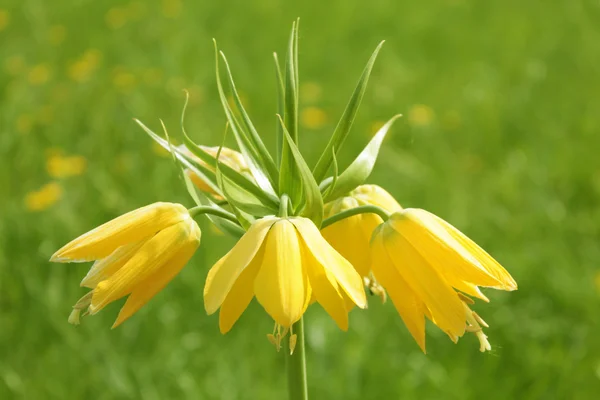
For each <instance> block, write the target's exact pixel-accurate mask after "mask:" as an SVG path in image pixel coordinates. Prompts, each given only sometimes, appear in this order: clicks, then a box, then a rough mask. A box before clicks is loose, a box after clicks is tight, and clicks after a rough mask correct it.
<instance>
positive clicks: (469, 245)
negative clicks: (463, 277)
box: [431, 214, 517, 290]
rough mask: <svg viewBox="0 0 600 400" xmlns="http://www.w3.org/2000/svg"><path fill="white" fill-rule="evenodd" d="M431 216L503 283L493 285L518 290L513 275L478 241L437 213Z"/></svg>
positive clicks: (496, 287) (498, 287)
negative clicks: (478, 243) (480, 245)
mask: <svg viewBox="0 0 600 400" xmlns="http://www.w3.org/2000/svg"><path fill="white" fill-rule="evenodd" d="M431 216H432V217H433V218H434V219H435V220H436V221H437V222H439V223H440V225H441V226H442V227H443V228H444V229H446V231H447V232H448V233H449V234H450V235H452V237H453V238H454V239H456V240H457V241H458V242H459V243H460V244H461V245H463V246H464V248H465V249H467V250H468V251H469V252H470V253H471V254H472V255H473V256H474V257H475V258H476V259H477V261H479V263H480V265H481V266H482V267H483V268H485V270H486V271H487V272H488V273H489V274H491V275H493V276H494V277H495V278H496V279H497V280H498V281H499V282H500V283H501V284H500V285H497V286H492V287H493V288H495V289H503V290H517V282H515V280H514V279H513V277H512V276H510V274H509V273H508V271H507V270H505V269H504V268H503V267H502V266H501V265H500V264H499V263H498V262H497V261H496V260H495V259H494V258H493V257H492V256H490V255H489V254H488V253H487V252H486V251H485V250H483V249H482V248H481V247H479V245H477V243H475V242H474V241H472V240H471V239H469V238H468V237H467V236H466V235H465V234H464V233H462V232H461V231H459V230H458V229H456V228H455V227H454V226H452V225H451V224H449V223H448V222H446V221H444V220H443V219H441V218H440V217H438V216H437V215H434V214H431Z"/></svg>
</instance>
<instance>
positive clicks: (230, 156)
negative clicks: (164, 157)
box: [179, 145, 252, 195]
mask: <svg viewBox="0 0 600 400" xmlns="http://www.w3.org/2000/svg"><path fill="white" fill-rule="evenodd" d="M199 147H200V148H201V149H202V150H204V151H206V152H207V153H209V154H210V155H212V156H214V157H216V156H217V153H218V152H219V147H218V146H216V147H208V146H199ZM179 150H181V151H182V152H183V153H184V154H186V155H187V156H188V157H189V158H191V159H193V160H194V161H196V162H197V163H198V164H200V165H203V166H205V167H207V168H209V169H210V170H213V171H214V166H212V165H208V164H207V163H205V162H204V161H202V160H201V159H199V158H198V157H196V156H195V155H194V154H193V153H192V152H191V151H190V150H189V149H188V148H187V147H185V145H180V146H179ZM219 162H220V163H223V164H225V165H227V166H229V167H231V168H233V169H234V170H236V171H237V172H240V173H242V174H245V175H246V176H248V177H249V178H252V173H251V172H250V168H248V165H247V164H246V160H245V159H244V156H243V155H242V153H240V152H239V151H235V150H233V149H230V148H228V147H223V148H222V150H221V154H220V155H219ZM185 173H186V174H187V176H188V177H189V178H190V180H191V181H192V182H193V183H194V185H196V187H197V188H198V189H199V190H201V191H203V192H205V193H209V194H212V195H215V194H216V193H215V191H214V190H212V188H211V187H210V186H209V185H208V184H207V183H206V182H205V181H204V180H202V178H201V177H200V176H198V175H197V174H196V173H195V172H194V171H192V170H190V169H186V170H185Z"/></svg>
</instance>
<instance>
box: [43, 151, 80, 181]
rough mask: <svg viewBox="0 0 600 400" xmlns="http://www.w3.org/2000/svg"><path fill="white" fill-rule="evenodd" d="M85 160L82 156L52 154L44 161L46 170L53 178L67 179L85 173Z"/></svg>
mask: <svg viewBox="0 0 600 400" xmlns="http://www.w3.org/2000/svg"><path fill="white" fill-rule="evenodd" d="M86 167H87V160H86V159H85V158H84V157H82V156H62V155H60V154H52V155H50V156H49V157H48V159H47V160H46V170H47V171H48V175H50V176H51V177H53V178H68V177H70V176H77V175H81V174H83V173H84V172H85V169H86Z"/></svg>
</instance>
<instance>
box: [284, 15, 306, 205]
mask: <svg viewBox="0 0 600 400" xmlns="http://www.w3.org/2000/svg"><path fill="white" fill-rule="evenodd" d="M297 40H298V31H297V30H296V22H294V23H293V24H292V33H291V35H290V40H289V43H288V50H287V55H286V61H285V70H286V73H285V91H284V114H283V120H284V125H283V126H282V128H285V130H287V132H288V134H289V135H290V137H291V138H292V141H293V142H294V144H297V143H298V82H296V76H297V75H296V65H295V53H296V42H297ZM281 146H282V149H281V165H280V168H279V171H280V173H279V195H282V194H284V193H286V194H287V195H288V196H290V198H291V199H292V204H294V206H298V205H299V204H300V203H299V202H300V199H301V191H300V188H301V185H300V177H299V176H298V170H297V168H296V167H295V162H294V157H293V156H292V155H291V150H290V146H289V143H288V141H287V140H286V139H285V137H284V138H283V140H282V143H281Z"/></svg>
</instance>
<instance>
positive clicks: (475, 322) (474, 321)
mask: <svg viewBox="0 0 600 400" xmlns="http://www.w3.org/2000/svg"><path fill="white" fill-rule="evenodd" d="M463 305H464V307H465V311H466V314H467V323H468V325H467V327H466V329H465V330H466V331H467V332H472V333H474V334H475V335H476V336H477V339H478V340H479V351H481V352H484V351H486V350H487V351H490V350H492V345H491V344H490V342H489V341H488V340H487V335H486V334H485V333H483V329H482V328H481V325H483V326H485V327H486V328H489V326H488V324H486V323H485V321H484V320H483V319H481V317H480V316H479V315H477V314H476V313H475V312H474V311H472V310H471V309H470V308H469V306H467V305H466V304H465V303H463ZM480 324H481V325H480Z"/></svg>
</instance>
